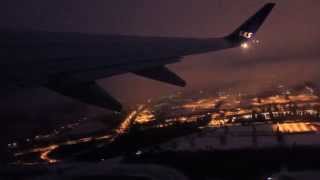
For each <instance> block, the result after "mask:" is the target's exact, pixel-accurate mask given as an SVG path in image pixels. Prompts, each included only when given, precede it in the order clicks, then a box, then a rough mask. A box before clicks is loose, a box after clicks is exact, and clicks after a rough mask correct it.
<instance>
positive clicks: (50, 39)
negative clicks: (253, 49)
mask: <svg viewBox="0 0 320 180" xmlns="http://www.w3.org/2000/svg"><path fill="white" fill-rule="evenodd" d="M274 5H275V4H274V3H267V4H266V5H264V6H263V7H262V8H261V9H260V10H259V11H258V12H257V13H256V14H254V15H253V16H252V17H250V18H249V19H248V20H247V21H245V22H244V23H243V24H242V25H241V26H240V27H239V28H237V29H236V30H235V31H233V32H232V33H231V34H229V35H227V36H225V37H222V38H202V39H199V38H198V39H196V38H167V37H139V36H109V35H86V34H81V33H59V32H43V31H39V32H34V31H31V32H23V33H16V32H0V36H1V40H2V41H1V42H0V45H2V47H5V48H4V49H6V50H7V51H6V52H4V53H2V54H0V58H2V59H10V60H11V61H12V62H16V63H12V62H10V63H7V64H2V65H1V67H2V68H3V70H2V71H0V73H2V76H0V78H3V80H6V81H7V80H8V79H9V80H10V81H11V80H15V82H18V83H19V85H21V86H27V85H28V84H29V85H30V84H32V85H33V84H39V85H42V86H45V87H47V88H49V89H52V90H54V91H57V92H59V93H60V94H62V95H65V96H69V97H73V98H75V99H79V100H80V101H83V102H86V103H89V104H93V105H97V106H101V107H105V108H109V109H112V110H116V111H120V109H121V105H120V103H119V102H118V101H116V100H115V99H114V98H112V97H111V96H110V95H108V94H107V93H106V92H104V91H103V89H101V87H99V86H98V85H97V84H96V83H95V80H97V79H100V78H104V77H110V76H113V75H117V74H122V73H128V72H132V73H134V74H137V75H139V76H143V77H146V78H150V79H154V80H157V81H162V82H166V83H170V84H173V85H178V86H185V85H186V83H185V81H184V80H183V79H182V78H180V77H179V76H178V75H177V74H175V73H174V72H172V71H170V70H169V69H168V68H167V67H165V65H167V64H171V63H176V62H179V61H180V60H181V58H183V57H184V56H187V55H193V54H199V53H206V52H210V51H217V50H222V49H228V48H234V47H238V46H240V44H241V43H243V42H245V41H249V40H251V39H252V38H253V37H254V36H255V34H256V32H257V31H258V29H259V28H260V26H261V25H262V23H263V22H264V21H265V19H266V18H267V16H268V15H269V13H270V12H271V10H272V8H273V7H274ZM15 60H19V61H15ZM0 80H1V79H0Z"/></svg>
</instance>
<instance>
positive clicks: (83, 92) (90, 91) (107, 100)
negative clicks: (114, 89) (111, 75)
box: [47, 82, 122, 112]
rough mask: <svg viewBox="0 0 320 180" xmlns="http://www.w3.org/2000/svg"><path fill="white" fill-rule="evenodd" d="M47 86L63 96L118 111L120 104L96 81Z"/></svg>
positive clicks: (120, 107)
mask: <svg viewBox="0 0 320 180" xmlns="http://www.w3.org/2000/svg"><path fill="white" fill-rule="evenodd" d="M47 88H49V89H51V90H54V91H56V92H58V93H60V94H62V95H64V96H68V97H72V98H74V99H78V100H80V101H81V102H85V103H88V104H92V105H96V106H99V107H103V108H107V109H111V110H114V111H118V112H120V111H121V109H122V106H121V104H120V103H119V102H118V101H117V100H116V99H115V98H113V97H112V96H110V95H109V94H108V93H107V92H105V91H104V89H103V88H101V87H100V86H99V85H98V84H97V83H96V82H88V83H80V84H73V85H69V86H68V85H57V84H55V85H53V84H50V85H47Z"/></svg>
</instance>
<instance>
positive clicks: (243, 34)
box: [226, 3, 275, 43]
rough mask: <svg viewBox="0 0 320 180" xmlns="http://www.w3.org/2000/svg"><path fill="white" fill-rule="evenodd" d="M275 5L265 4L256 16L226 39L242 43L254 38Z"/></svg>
mask: <svg viewBox="0 0 320 180" xmlns="http://www.w3.org/2000/svg"><path fill="white" fill-rule="evenodd" d="M274 6H275V3H267V4H265V5H264V6H263V7H262V8H261V9H260V10H259V11H258V12H256V14H254V15H253V16H251V17H250V18H249V19H248V20H247V21H245V22H244V23H243V24H242V25H241V26H240V27H239V28H237V29H236V30H235V31H234V32H232V33H231V34H230V35H228V36H227V37H226V39H228V40H230V41H232V42H234V43H242V42H244V41H247V40H249V39H251V38H253V37H254V35H255V34H256V32H257V31H258V29H259V28H260V26H261V25H262V24H263V22H264V21H265V20H266V18H267V17H268V15H269V14H270V12H271V10H272V9H273V7H274Z"/></svg>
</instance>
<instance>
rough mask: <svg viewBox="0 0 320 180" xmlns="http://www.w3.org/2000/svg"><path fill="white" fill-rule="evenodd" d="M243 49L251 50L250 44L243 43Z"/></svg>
mask: <svg viewBox="0 0 320 180" xmlns="http://www.w3.org/2000/svg"><path fill="white" fill-rule="evenodd" d="M241 47H242V49H248V48H249V44H248V43H242V44H241Z"/></svg>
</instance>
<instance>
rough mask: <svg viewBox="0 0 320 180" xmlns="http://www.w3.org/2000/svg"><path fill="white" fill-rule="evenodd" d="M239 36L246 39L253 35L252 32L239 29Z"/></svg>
mask: <svg viewBox="0 0 320 180" xmlns="http://www.w3.org/2000/svg"><path fill="white" fill-rule="evenodd" d="M239 35H240V36H241V37H244V38H246V39H251V38H252V37H253V33H252V32H245V31H240V34H239Z"/></svg>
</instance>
